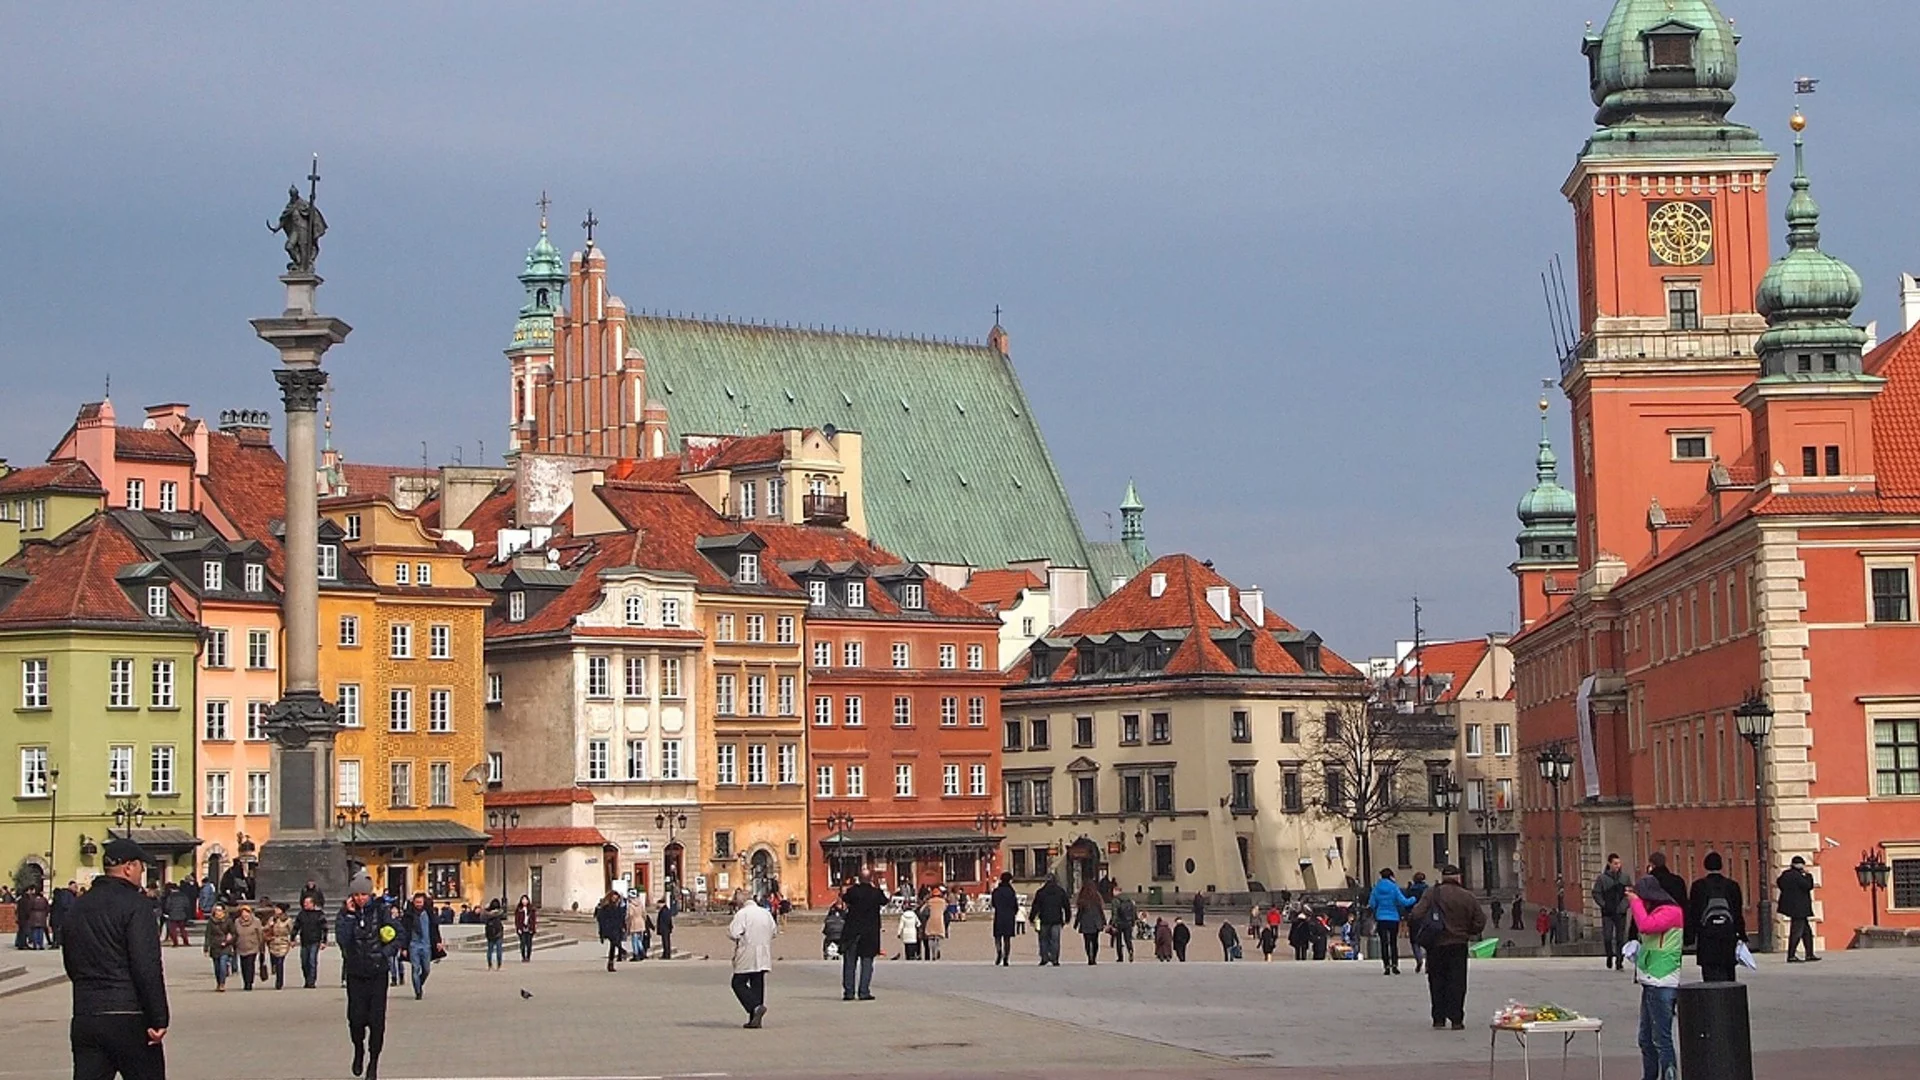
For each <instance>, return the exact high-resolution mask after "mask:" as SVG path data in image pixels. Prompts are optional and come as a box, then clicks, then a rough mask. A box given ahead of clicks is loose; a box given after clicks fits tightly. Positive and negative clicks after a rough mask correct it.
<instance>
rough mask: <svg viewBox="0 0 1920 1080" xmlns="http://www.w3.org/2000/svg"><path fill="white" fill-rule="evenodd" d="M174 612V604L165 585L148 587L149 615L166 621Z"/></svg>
mask: <svg viewBox="0 0 1920 1080" xmlns="http://www.w3.org/2000/svg"><path fill="white" fill-rule="evenodd" d="M172 610H173V604H172V603H171V602H170V600H169V598H168V596H167V587H166V586H165V585H149V586H147V614H148V615H149V616H150V617H152V618H155V619H164V618H166V617H167V613H168V612H170V611H172Z"/></svg>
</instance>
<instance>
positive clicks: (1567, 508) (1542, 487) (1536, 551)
mask: <svg viewBox="0 0 1920 1080" xmlns="http://www.w3.org/2000/svg"><path fill="white" fill-rule="evenodd" d="M1534 480H1535V482H1534V485H1533V488H1532V490H1530V491H1528V492H1527V493H1526V494H1525V495H1522V496H1521V497H1520V505H1519V507H1518V508H1517V509H1516V510H1515V511H1514V513H1515V514H1516V515H1517V516H1518V517H1519V518H1520V525H1521V528H1520V535H1519V536H1518V537H1516V538H1515V539H1516V540H1517V541H1518V543H1519V544H1520V561H1521V562H1569V561H1571V560H1572V559H1573V557H1574V550H1573V544H1574V538H1575V537H1576V536H1577V535H1578V528H1577V526H1576V524H1575V506H1574V501H1573V492H1571V491H1568V490H1567V489H1566V488H1563V487H1561V486H1560V459H1559V457H1558V456H1556V455H1555V454H1554V452H1553V440H1552V438H1551V437H1549V436H1548V434H1547V402H1546V400H1545V399H1542V400H1541V402H1540V450H1539V452H1538V453H1537V454H1535V455H1534Z"/></svg>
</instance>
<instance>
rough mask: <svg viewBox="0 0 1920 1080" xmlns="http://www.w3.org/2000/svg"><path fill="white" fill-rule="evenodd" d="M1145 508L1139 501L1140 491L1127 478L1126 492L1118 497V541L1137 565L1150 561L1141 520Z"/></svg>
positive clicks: (1143, 525) (1145, 532) (1144, 527)
mask: <svg viewBox="0 0 1920 1080" xmlns="http://www.w3.org/2000/svg"><path fill="white" fill-rule="evenodd" d="M1146 509H1147V507H1146V504H1145V503H1143V502H1141V501H1140V493H1139V492H1137V491H1135V490H1134V489H1133V480H1132V479H1131V478H1129V479H1128V480H1127V493H1126V495H1124V496H1122V497H1121V499H1120V543H1121V545H1122V546H1124V547H1125V548H1126V549H1127V556H1128V557H1129V558H1131V559H1132V560H1133V561H1134V563H1135V565H1138V566H1145V565H1147V563H1149V562H1151V561H1152V558H1151V556H1150V555H1149V554H1148V553H1147V529H1146V525H1145V523H1144V522H1143V521H1142V515H1144V514H1145V513H1146Z"/></svg>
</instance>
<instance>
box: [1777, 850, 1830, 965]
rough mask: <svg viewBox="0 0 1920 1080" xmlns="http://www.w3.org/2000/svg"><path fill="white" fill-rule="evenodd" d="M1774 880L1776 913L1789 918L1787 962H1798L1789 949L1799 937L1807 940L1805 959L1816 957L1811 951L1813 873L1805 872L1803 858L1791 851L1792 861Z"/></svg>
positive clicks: (1797, 958)
mask: <svg viewBox="0 0 1920 1080" xmlns="http://www.w3.org/2000/svg"><path fill="white" fill-rule="evenodd" d="M1777 884H1778V885H1779V887H1780V914H1781V915H1783V916H1785V917H1786V918H1787V919H1788V920H1790V925H1789V927H1788V930H1787V963H1789V964H1797V963H1799V962H1800V959H1799V957H1796V956H1794V955H1793V953H1794V950H1795V948H1797V947H1798V946H1799V944H1800V943H1801V942H1803V941H1804V942H1806V943H1807V960H1808V961H1814V960H1818V959H1820V958H1819V957H1817V956H1815V955H1813V875H1812V874H1809V873H1807V860H1805V859H1803V858H1801V857H1800V856H1798V855H1795V856H1794V857H1793V865H1791V866H1789V867H1787V868H1786V870H1785V871H1784V872H1782V873H1781V875H1780V880H1779V881H1778V882H1777Z"/></svg>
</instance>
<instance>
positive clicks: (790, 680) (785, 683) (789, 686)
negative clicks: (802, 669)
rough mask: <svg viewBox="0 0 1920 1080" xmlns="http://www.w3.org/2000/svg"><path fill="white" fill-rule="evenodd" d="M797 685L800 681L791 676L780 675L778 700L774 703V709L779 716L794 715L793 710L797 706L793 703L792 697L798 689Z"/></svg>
mask: <svg viewBox="0 0 1920 1080" xmlns="http://www.w3.org/2000/svg"><path fill="white" fill-rule="evenodd" d="M799 686H800V681H799V680H798V679H796V678H794V677H793V676H791V675H782V676H780V682H779V690H778V697H779V700H778V702H777V703H776V711H777V712H779V714H780V715H781V716H793V715H795V713H794V710H795V709H796V708H798V706H797V705H796V704H795V701H794V698H795V696H796V695H797V693H798V691H799Z"/></svg>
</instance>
